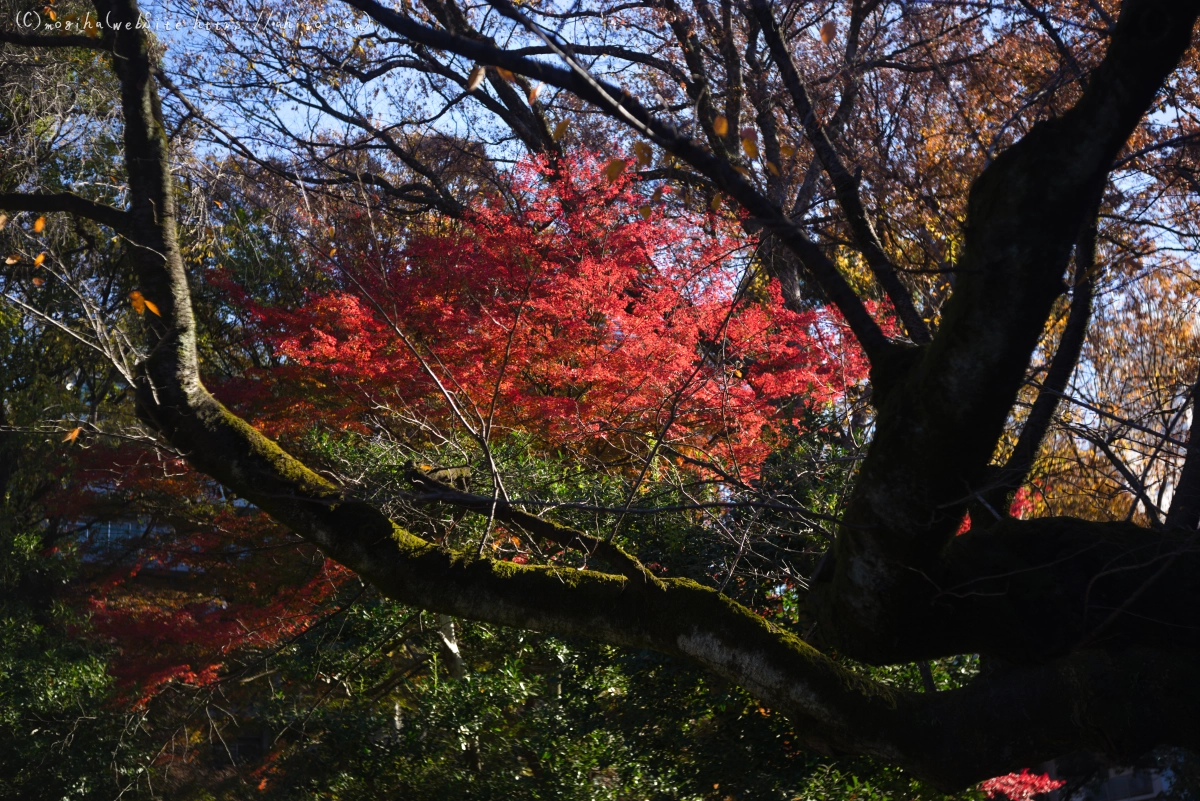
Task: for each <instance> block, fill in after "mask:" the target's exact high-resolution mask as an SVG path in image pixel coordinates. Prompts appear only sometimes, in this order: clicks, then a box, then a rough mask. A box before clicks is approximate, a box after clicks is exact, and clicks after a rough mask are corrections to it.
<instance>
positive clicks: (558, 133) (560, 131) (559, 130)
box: [552, 120, 570, 142]
mask: <svg viewBox="0 0 1200 801" xmlns="http://www.w3.org/2000/svg"><path fill="white" fill-rule="evenodd" d="M568 127H570V126H569V125H568V124H567V121H566V120H559V122H558V125H555V126H554V133H553V134H552V136H553V137H554V141H555V142H557V141H558V140H559V139H562V138H563V137H564V136H566V135H567V128H568Z"/></svg>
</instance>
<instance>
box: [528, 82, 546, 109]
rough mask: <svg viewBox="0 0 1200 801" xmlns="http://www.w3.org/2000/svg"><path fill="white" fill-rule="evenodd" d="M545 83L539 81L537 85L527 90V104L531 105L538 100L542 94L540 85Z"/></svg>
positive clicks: (542, 85)
mask: <svg viewBox="0 0 1200 801" xmlns="http://www.w3.org/2000/svg"><path fill="white" fill-rule="evenodd" d="M545 85H546V84H544V83H539V84H538V85H537V86H535V87H533V88H532V89H530V90H529V97H528V98H527V99H528V100H529V105H531V106H532V105H533V104H534V103H536V102H537V101H538V98H539V97H541V96H542V87H544V86H545Z"/></svg>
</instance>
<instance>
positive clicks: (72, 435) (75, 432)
mask: <svg viewBox="0 0 1200 801" xmlns="http://www.w3.org/2000/svg"><path fill="white" fill-rule="evenodd" d="M81 431H83V428H82V426H81V427H79V428H75V429H72V430H71V431H70V432H69V433H68V434H67V435H66V436H65V437H63V442H74V441H75V440H77V439H79V432H81Z"/></svg>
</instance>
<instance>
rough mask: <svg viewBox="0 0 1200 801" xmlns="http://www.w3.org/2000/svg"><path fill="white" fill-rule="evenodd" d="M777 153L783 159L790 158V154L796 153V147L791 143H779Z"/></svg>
mask: <svg viewBox="0 0 1200 801" xmlns="http://www.w3.org/2000/svg"><path fill="white" fill-rule="evenodd" d="M779 155H781V156H783V157H784V158H785V159H790V158H791V157H792V156H794V155H796V148H795V147H793V146H792V145H780V146H779Z"/></svg>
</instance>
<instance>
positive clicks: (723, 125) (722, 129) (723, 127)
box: [713, 114, 729, 136]
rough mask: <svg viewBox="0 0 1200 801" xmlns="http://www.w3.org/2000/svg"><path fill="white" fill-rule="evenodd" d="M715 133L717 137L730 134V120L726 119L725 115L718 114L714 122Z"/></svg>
mask: <svg viewBox="0 0 1200 801" xmlns="http://www.w3.org/2000/svg"><path fill="white" fill-rule="evenodd" d="M713 133H715V134H716V135H717V136H724V135H725V134H727V133H729V120H727V119H725V117H724V115H721V114H718V115H717V117H716V119H714V120H713Z"/></svg>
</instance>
